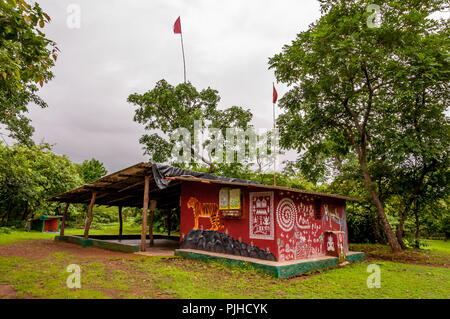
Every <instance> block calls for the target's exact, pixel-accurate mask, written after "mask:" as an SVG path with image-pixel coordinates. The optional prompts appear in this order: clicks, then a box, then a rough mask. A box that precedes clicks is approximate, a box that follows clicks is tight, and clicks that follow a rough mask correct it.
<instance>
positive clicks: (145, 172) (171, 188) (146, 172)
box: [48, 163, 358, 208]
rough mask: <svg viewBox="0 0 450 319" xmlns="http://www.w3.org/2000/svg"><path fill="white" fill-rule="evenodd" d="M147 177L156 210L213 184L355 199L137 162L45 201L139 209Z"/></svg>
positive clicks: (169, 205) (173, 204)
mask: <svg viewBox="0 0 450 319" xmlns="http://www.w3.org/2000/svg"><path fill="white" fill-rule="evenodd" d="M145 176H149V177H150V185H149V187H150V188H149V197H150V199H152V200H156V201H158V208H171V207H177V206H178V205H179V198H180V191H181V187H180V183H181V182H183V181H189V182H212V183H218V184H226V185H236V186H252V187H258V188H268V189H278V190H285V191H292V192H299V193H304V194H310V195H316V196H328V197H334V198H339V199H344V200H358V199H356V198H351V197H347V196H341V195H331V194H323V193H316V192H309V191H304V190H300V189H295V188H288V187H280V186H269V185H265V184H262V183H259V182H256V181H250V180H244V179H238V178H228V177H222V176H217V175H213V174H208V173H202V172H196V171H191V170H187V169H182V168H178V167H173V166H170V165H165V164H158V163H139V164H136V165H133V166H131V167H128V168H125V169H123V170H120V171H118V172H115V173H112V174H109V175H107V176H105V177H102V178H100V179H98V180H96V181H95V182H92V183H90V184H86V185H83V186H81V187H78V188H76V189H73V190H71V191H68V192H65V193H62V194H59V195H56V196H53V197H51V198H49V199H48V201H56V202H62V203H81V204H88V203H89V202H90V201H91V198H92V193H93V192H95V193H96V200H95V204H97V205H107V206H122V207H142V203H143V194H144V177H145Z"/></svg>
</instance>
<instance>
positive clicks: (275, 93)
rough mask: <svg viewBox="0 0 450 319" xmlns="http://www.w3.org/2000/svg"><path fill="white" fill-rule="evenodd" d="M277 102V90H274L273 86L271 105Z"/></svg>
mask: <svg viewBox="0 0 450 319" xmlns="http://www.w3.org/2000/svg"><path fill="white" fill-rule="evenodd" d="M277 101H278V93H277V90H276V89H275V84H274V85H273V104H275V103H277Z"/></svg>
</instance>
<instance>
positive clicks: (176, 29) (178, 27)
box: [173, 17, 181, 34]
mask: <svg viewBox="0 0 450 319" xmlns="http://www.w3.org/2000/svg"><path fill="white" fill-rule="evenodd" d="M173 33H175V34H177V33H179V34H181V20H180V17H178V19H177V21H175V24H174V25H173Z"/></svg>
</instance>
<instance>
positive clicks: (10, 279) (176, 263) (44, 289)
mask: <svg viewBox="0 0 450 319" xmlns="http://www.w3.org/2000/svg"><path fill="white" fill-rule="evenodd" d="M77 234H79V232H77ZM53 236H54V235H47V234H42V233H34V232H32V233H26V232H19V231H16V232H13V233H11V234H0V288H1V287H9V288H10V289H13V292H14V294H15V295H14V296H13V297H16V298H446V299H448V298H450V268H449V259H450V242H443V241H430V243H431V246H430V251H427V252H422V251H420V252H415V254H418V256H422V255H423V254H425V255H426V256H427V257H429V258H428V259H420V258H419V259H417V258H416V255H414V254H410V255H411V256H413V258H412V259H407V258H408V256H409V255H405V256H402V257H401V258H403V260H402V261H399V260H394V261H392V260H389V259H388V256H389V251H388V249H386V248H385V247H383V246H381V247H379V245H353V249H355V247H358V248H363V249H365V250H366V251H368V252H369V253H368V255H369V261H367V262H362V263H356V264H352V265H347V266H345V267H342V268H336V269H331V270H327V271H325V272H323V273H321V274H317V273H316V274H309V275H305V276H301V277H297V278H292V279H285V280H279V279H274V278H273V277H271V276H269V275H266V274H263V273H259V272H256V271H254V270H252V269H245V268H236V267H228V266H225V265H223V264H220V263H218V262H208V263H205V262H199V261H193V260H185V259H181V258H178V257H144V256H139V255H133V254H123V253H118V252H109V251H104V250H99V249H96V248H81V247H79V246H76V245H72V244H67V243H57V242H54V241H52V240H49V238H52V237H53ZM27 239H33V240H27ZM37 239H38V240H37ZM433 247H434V248H433ZM377 254H378V255H377ZM424 260H425V261H424ZM427 262H428V264H427ZM372 263H376V264H378V265H379V266H380V269H381V288H378V289H377V288H373V289H369V288H367V285H366V281H367V277H368V275H369V273H367V266H368V265H369V264H372ZM69 264H78V265H80V267H81V285H82V287H81V289H69V288H67V286H66V280H67V277H68V276H69V273H67V272H66V267H67V266H68V265H69ZM218 278H220V280H218ZM0 293H1V289H0ZM0 296H1V295H0Z"/></svg>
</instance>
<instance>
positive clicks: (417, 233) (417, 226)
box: [414, 202, 420, 242]
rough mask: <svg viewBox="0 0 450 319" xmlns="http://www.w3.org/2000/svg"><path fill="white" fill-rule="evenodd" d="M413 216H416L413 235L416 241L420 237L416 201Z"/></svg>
mask: <svg viewBox="0 0 450 319" xmlns="http://www.w3.org/2000/svg"><path fill="white" fill-rule="evenodd" d="M414 216H415V217H416V233H415V236H414V237H415V239H416V242H417V241H418V240H419V237H420V222H419V206H418V205H417V202H416V205H414Z"/></svg>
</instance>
